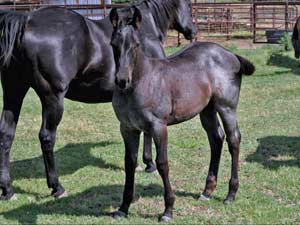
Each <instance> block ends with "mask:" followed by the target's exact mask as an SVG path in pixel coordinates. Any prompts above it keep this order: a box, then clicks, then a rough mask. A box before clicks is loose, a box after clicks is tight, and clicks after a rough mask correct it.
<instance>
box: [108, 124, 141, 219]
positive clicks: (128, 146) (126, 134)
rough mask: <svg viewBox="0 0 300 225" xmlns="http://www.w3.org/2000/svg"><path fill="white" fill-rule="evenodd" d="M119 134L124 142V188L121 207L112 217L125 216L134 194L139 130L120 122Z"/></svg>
mask: <svg viewBox="0 0 300 225" xmlns="http://www.w3.org/2000/svg"><path fill="white" fill-rule="evenodd" d="M120 129H121V134H122V137H123V140H124V144H125V173H126V178H125V188H124V192H123V201H122V204H121V207H120V208H119V210H118V211H117V212H115V213H114V214H113V217H114V218H119V217H125V216H127V214H128V209H129V206H130V204H131V202H132V200H133V195H134V173H135V168H136V166H137V155H138V149H139V142H140V134H141V132H140V131H138V130H133V129H130V128H127V127H125V126H124V125H122V124H121V126H120Z"/></svg>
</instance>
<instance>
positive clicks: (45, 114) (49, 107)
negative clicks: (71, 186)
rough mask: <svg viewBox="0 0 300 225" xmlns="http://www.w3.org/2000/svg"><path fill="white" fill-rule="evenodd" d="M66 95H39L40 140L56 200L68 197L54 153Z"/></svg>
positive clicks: (48, 177) (48, 180) (62, 93)
mask: <svg viewBox="0 0 300 225" xmlns="http://www.w3.org/2000/svg"><path fill="white" fill-rule="evenodd" d="M64 94H65V92H59V93H47V94H43V95H40V94H39V97H40V100H41V103H42V126H41V129H40V133H39V139H40V143H41V148H42V152H43V158H44V164H45V170H46V176H47V184H48V187H49V188H52V193H51V194H52V195H53V196H54V197H55V198H60V197H64V196H66V195H67V194H66V192H65V190H64V188H63V186H62V185H61V184H60V183H59V180H58V174H57V169H56V165H55V158H54V153H53V148H54V145H55V139H56V130H57V126H58V124H59V122H60V121H61V118H62V115H63V110H64V105H63V104H64Z"/></svg>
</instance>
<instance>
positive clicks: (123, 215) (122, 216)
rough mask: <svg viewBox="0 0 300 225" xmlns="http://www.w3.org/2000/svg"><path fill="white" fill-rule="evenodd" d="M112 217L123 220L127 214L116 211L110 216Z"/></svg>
mask: <svg viewBox="0 0 300 225" xmlns="http://www.w3.org/2000/svg"><path fill="white" fill-rule="evenodd" d="M112 217H113V218H114V219H121V218H125V217H127V213H124V212H122V211H120V210H118V211H116V212H114V213H113V214H112Z"/></svg>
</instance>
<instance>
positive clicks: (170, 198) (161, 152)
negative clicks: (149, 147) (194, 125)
mask: <svg viewBox="0 0 300 225" xmlns="http://www.w3.org/2000/svg"><path fill="white" fill-rule="evenodd" d="M152 136H153V139H154V142H155V147H156V151H157V156H156V166H157V170H158V172H159V174H160V176H161V178H162V180H163V183H164V200H165V211H164V213H163V215H162V216H161V217H160V219H159V220H160V221H161V222H166V221H169V220H171V219H172V217H173V206H174V202H175V195H174V192H173V191H172V188H171V184H170V181H169V164H168V152H167V150H168V149H167V145H168V130H167V125H166V124H162V123H159V122H158V123H156V124H155V125H154V126H153V129H152Z"/></svg>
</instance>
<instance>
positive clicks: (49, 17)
mask: <svg viewBox="0 0 300 225" xmlns="http://www.w3.org/2000/svg"><path fill="white" fill-rule="evenodd" d="M158 3H159V4H158ZM175 3H176V4H175ZM167 6H174V7H171V8H170V9H169V8H167ZM137 7H139V8H140V9H141V11H142V12H143V13H144V14H145V16H146V17H147V18H148V20H147V21H145V22H144V23H143V24H142V26H141V29H143V33H141V34H140V38H141V40H142V46H143V49H144V50H145V52H146V53H147V54H148V55H150V56H152V57H164V52H163V48H162V42H163V41H164V38H165V36H166V32H167V29H168V28H169V27H170V26H174V27H175V28H176V29H177V30H179V31H182V32H184V35H185V36H186V37H188V38H192V36H193V33H194V27H193V24H192V19H191V14H190V13H189V14H187V12H189V10H188V9H189V4H188V1H187V0H167V1H162V0H150V1H149V0H147V1H141V3H139V4H138V5H137ZM159 9H160V10H159ZM164 9H165V10H164ZM131 11H132V9H131V7H128V8H125V9H122V10H120V15H121V14H122V13H124V14H126V17H124V18H123V17H122V18H121V19H124V20H126V21H128V20H130V16H129V17H128V15H127V14H129V15H130V12H131ZM160 13H161V14H160ZM182 13H185V15H183V14H182ZM166 14H168V17H166ZM181 17H183V18H185V19H184V20H183V19H180V18H181ZM151 18H152V19H151ZM161 21H163V22H161ZM160 25H161V26H160ZM0 33H1V36H0V70H1V81H2V88H3V101H4V104H3V112H2V116H1V121H0V143H1V145H0V188H1V189H2V196H1V198H2V199H10V198H11V197H12V196H13V194H14V192H13V189H12V187H11V178H10V172H9V165H10V163H9V154H10V148H11V144H12V141H13V138H14V134H15V130H16V126H17V122H18V118H19V114H20V109H21V106H22V102H23V98H24V97H25V95H26V93H27V91H28V89H29V88H33V89H34V90H35V92H36V93H37V95H38V96H39V98H40V100H41V104H42V126H41V130H40V133H39V138H40V143H41V148H42V152H43V158H44V163H45V169H46V175H47V184H48V187H49V188H51V189H52V194H53V196H55V197H61V196H64V195H65V191H64V188H63V187H62V185H61V184H60V182H59V179H58V174H57V170H56V165H55V160H54V154H53V148H54V144H55V138H56V130H57V126H58V124H59V123H60V120H61V118H62V114H63V105H64V98H65V97H67V98H69V99H72V100H75V101H81V102H86V103H101V102H110V101H111V99H112V92H113V88H114V82H115V78H114V73H115V62H114V57H113V52H112V49H111V46H110V37H111V34H112V25H111V24H110V23H109V22H108V19H107V18H106V19H103V20H101V21H92V20H89V19H87V18H85V17H83V16H81V15H79V14H77V13H75V12H73V11H71V10H67V9H64V8H59V7H50V8H43V9H40V10H37V11H34V12H30V13H15V12H9V11H0ZM145 140H147V143H148V151H150V153H151V138H150V136H148V137H147V136H146V139H145ZM148 158H149V160H150V161H152V159H151V154H148Z"/></svg>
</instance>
